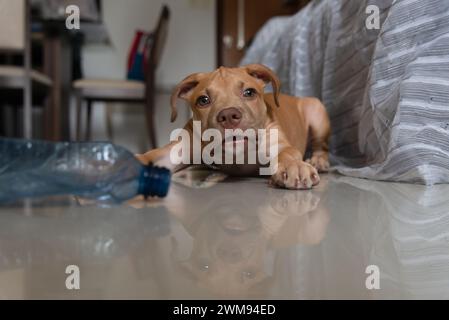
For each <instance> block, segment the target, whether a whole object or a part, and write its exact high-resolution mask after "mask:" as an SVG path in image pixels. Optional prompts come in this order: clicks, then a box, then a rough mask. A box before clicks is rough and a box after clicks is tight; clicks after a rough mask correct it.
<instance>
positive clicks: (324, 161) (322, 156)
mask: <svg viewBox="0 0 449 320" xmlns="http://www.w3.org/2000/svg"><path fill="white" fill-rule="evenodd" d="M306 162H307V163H309V164H311V165H312V166H313V167H314V168H315V169H317V170H318V172H327V171H329V167H330V165H329V157H328V155H327V152H326V153H325V152H322V153H314V154H313V155H312V158H310V159H307V160H306Z"/></svg>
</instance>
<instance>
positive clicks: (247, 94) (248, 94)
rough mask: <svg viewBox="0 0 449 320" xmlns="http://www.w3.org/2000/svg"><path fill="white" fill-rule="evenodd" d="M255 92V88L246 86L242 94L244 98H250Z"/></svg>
mask: <svg viewBox="0 0 449 320" xmlns="http://www.w3.org/2000/svg"><path fill="white" fill-rule="evenodd" d="M256 93H257V92H256V89H253V88H248V89H245V91H243V96H244V97H245V98H251V97H254V96H255V95H256Z"/></svg>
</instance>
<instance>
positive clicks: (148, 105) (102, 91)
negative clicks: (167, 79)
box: [73, 6, 170, 148]
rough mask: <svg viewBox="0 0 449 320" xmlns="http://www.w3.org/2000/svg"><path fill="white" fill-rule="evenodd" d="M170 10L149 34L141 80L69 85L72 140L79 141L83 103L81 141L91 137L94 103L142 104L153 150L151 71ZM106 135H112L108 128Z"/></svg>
mask: <svg viewBox="0 0 449 320" xmlns="http://www.w3.org/2000/svg"><path fill="white" fill-rule="evenodd" d="M169 19H170V10H169V8H168V7H167V6H163V8H162V10H161V14H160V16H159V21H158V24H157V27H156V29H155V30H154V33H153V42H152V44H151V49H150V54H149V55H148V57H147V58H148V60H147V63H146V70H145V81H135V80H112V79H98V80H97V79H80V80H76V81H74V82H73V88H74V90H75V95H76V100H77V110H76V112H77V117H76V139H77V140H80V139H81V108H82V104H83V101H86V102H87V117H86V118H87V119H86V120H87V123H86V128H87V129H86V134H85V139H86V140H89V139H90V138H91V129H90V127H91V117H92V104H93V102H95V101H105V102H127V103H143V104H144V107H145V116H146V123H147V127H148V135H149V139H150V143H151V147H153V148H155V147H156V130H155V123H154V104H155V90H156V86H155V72H156V69H157V66H158V64H159V61H160V59H161V55H162V50H163V47H164V45H165V42H166V38H167V32H168V22H169ZM108 134H109V137H111V135H112V133H111V130H110V126H109V125H108Z"/></svg>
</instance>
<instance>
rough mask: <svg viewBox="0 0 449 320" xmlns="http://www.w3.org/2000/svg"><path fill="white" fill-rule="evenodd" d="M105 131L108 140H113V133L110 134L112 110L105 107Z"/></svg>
mask: <svg viewBox="0 0 449 320" xmlns="http://www.w3.org/2000/svg"><path fill="white" fill-rule="evenodd" d="M106 130H107V133H108V139H109V141H112V139H113V132H112V110H111V108H110V107H107V106H106Z"/></svg>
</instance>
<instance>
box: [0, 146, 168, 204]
mask: <svg viewBox="0 0 449 320" xmlns="http://www.w3.org/2000/svg"><path fill="white" fill-rule="evenodd" d="M170 178H171V174H170V171H169V170H168V169H166V168H161V167H155V166H151V165H148V166H145V165H143V164H141V163H140V162H139V161H138V160H137V159H136V157H135V156H134V155H133V154H132V153H131V152H129V151H128V150H126V149H125V148H122V147H119V146H117V145H114V144H112V143H107V142H105V143H103V142H48V141H38V140H21V139H6V138H0V203H7V202H13V201H16V200H18V199H21V198H28V197H42V196H53V195H68V194H71V195H77V196H81V197H86V198H93V199H97V200H99V201H107V202H122V201H125V200H128V199H131V198H133V197H135V196H137V195H143V196H145V197H148V196H157V197H165V196H166V195H167V193H168V188H169V185H170Z"/></svg>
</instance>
